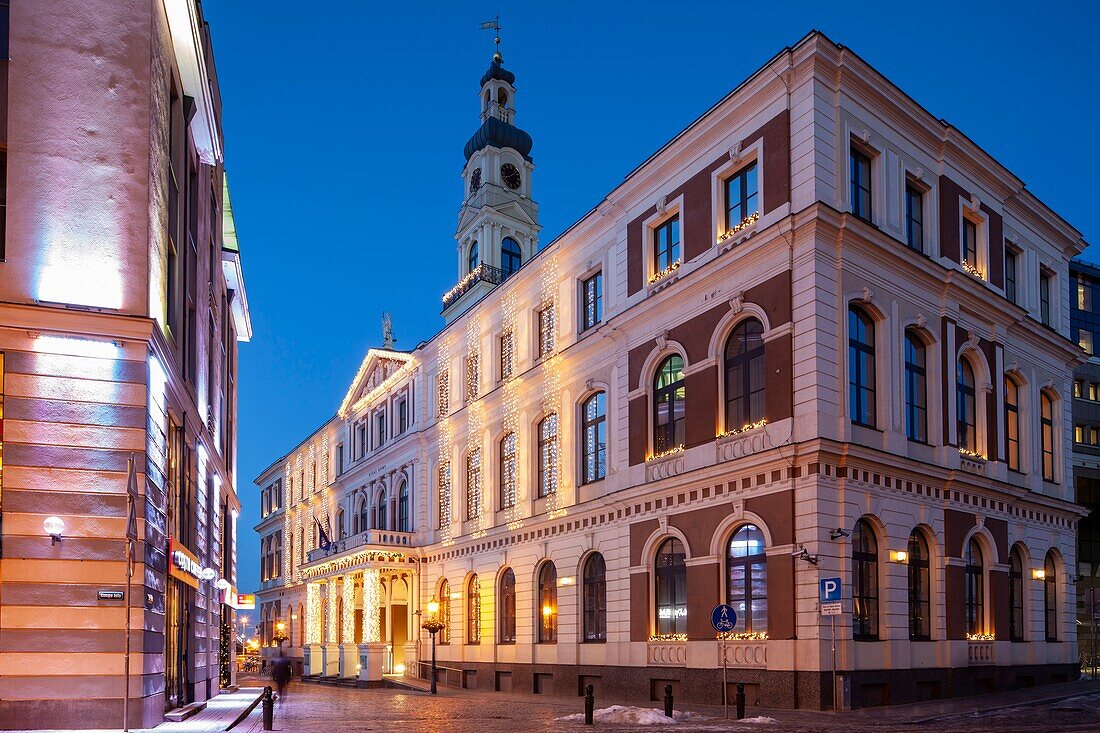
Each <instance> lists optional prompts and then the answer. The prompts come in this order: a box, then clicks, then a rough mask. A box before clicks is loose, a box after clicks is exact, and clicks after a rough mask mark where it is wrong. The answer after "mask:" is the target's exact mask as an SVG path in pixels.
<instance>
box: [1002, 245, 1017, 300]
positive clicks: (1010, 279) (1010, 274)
mask: <svg viewBox="0 0 1100 733" xmlns="http://www.w3.org/2000/svg"><path fill="white" fill-rule="evenodd" d="M1005 297H1006V298H1008V300H1009V302H1010V303H1015V302H1016V297H1017V296H1016V253H1015V252H1013V251H1012V250H1010V249H1007V248H1006V249H1005Z"/></svg>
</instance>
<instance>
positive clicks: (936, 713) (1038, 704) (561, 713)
mask: <svg viewBox="0 0 1100 733" xmlns="http://www.w3.org/2000/svg"><path fill="white" fill-rule="evenodd" d="M250 684H251V683H250ZM613 702H619V703H621V704H629V703H622V701H599V702H598V705H597V707H600V708H603V707H607V706H610V705H611V704H612V703H613ZM633 704H634V705H637V706H638V707H643V708H657V707H659V705H658V703H648V704H646V703H633ZM581 712H583V700H582V699H581V698H562V697H549V698H543V697H540V696H536V695H517V694H505V693H491V692H471V691H468V690H454V689H451V688H441V689H440V694H439V695H437V696H434V697H433V696H431V695H428V694H426V693H422V692H411V691H404V690H395V689H372V690H360V689H354V688H344V687H330V686H323V685H317V684H303V683H296V684H293V685H291V688H290V690H289V691H288V694H287V696H286V699H284V700H282V701H280V702H279V703H278V704H277V706H276V711H275V730H281V731H294V732H295V733H314V732H316V733H321V732H322V731H323V732H324V733H336V732H338V731H402V732H404V731H416V732H423V733H499V732H504V731H507V732H508V733H541V732H542V731H583V730H604V731H617V732H618V731H622V732H624V733H625V732H633V731H655V732H661V731H761V732H764V731H776V733H778V732H779V731H782V732H783V733H788V732H789V733H863V732H864V731H866V732H869V733H903V732H905V731H935V733H977V732H978V731H996V733H1023V732H1024V731H1027V733H1035V732H1036V731H1044V732H1045V731H1051V732H1052V733H1086V732H1088V733H1096V732H1097V731H1100V685H1098V684H1097V683H1071V684H1068V685H1056V686H1050V687H1045V688H1032V689H1030V690H1025V691H1020V692H1017V693H1005V694H998V695H986V696H980V697H970V698H959V699H954V700H938V701H934V702H928V703H920V704H916V705H904V706H895V707H890V708H874V709H863V710H858V711H855V712H851V713H839V714H833V713H819V712H810V711H801V710H800V711H794V710H760V709H756V708H753V709H750V710H749V711H748V715H749V716H762V717H766V718H772V719H774V722H770V721H765V722H755V723H749V722H743V723H739V722H737V721H733V720H729V721H726V720H724V719H723V718H722V708H720V707H700V706H688V712H690V713H691V715H689V717H688V718H687V719H684V720H677V721H675V722H671V721H670V722H669V723H667V724H661V725H641V724H637V723H630V722H623V723H603V724H598V725H596V726H595V727H594V728H589V727H587V726H585V725H584V724H583V722H581V721H580V720H576V719H574V720H561V718H563V717H565V716H570V715H575V714H577V713H581ZM731 713H732V711H731Z"/></svg>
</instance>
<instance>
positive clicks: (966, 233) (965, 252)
mask: <svg viewBox="0 0 1100 733" xmlns="http://www.w3.org/2000/svg"><path fill="white" fill-rule="evenodd" d="M962 243H963V246H962V258H963V259H962V263H963V264H964V265H967V266H968V267H972V268H974V269H977V267H978V225H977V224H975V223H974V222H972V221H970V219H967V218H966V217H965V216H964V217H963V242H962Z"/></svg>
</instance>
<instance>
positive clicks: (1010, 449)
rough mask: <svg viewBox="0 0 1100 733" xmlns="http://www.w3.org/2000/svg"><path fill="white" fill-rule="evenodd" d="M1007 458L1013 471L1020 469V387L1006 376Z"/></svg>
mask: <svg viewBox="0 0 1100 733" xmlns="http://www.w3.org/2000/svg"><path fill="white" fill-rule="evenodd" d="M1005 460H1006V461H1007V462H1008V467H1009V468H1010V469H1012V470H1013V471H1019V470H1020V387H1019V386H1018V385H1017V384H1016V382H1014V381H1013V380H1012V379H1010V378H1009V377H1005Z"/></svg>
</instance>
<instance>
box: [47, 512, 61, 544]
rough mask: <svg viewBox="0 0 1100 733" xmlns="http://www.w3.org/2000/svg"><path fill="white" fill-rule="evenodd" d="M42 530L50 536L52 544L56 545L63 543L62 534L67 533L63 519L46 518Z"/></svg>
mask: <svg viewBox="0 0 1100 733" xmlns="http://www.w3.org/2000/svg"><path fill="white" fill-rule="evenodd" d="M42 529H44V530H46V534H48V535H49V536H50V544H51V545H56V544H57V543H58V542H60V541H61V533H62V532H64V531H65V522H63V521H61V517H46V518H45V519H44V520H42Z"/></svg>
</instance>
